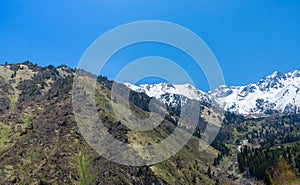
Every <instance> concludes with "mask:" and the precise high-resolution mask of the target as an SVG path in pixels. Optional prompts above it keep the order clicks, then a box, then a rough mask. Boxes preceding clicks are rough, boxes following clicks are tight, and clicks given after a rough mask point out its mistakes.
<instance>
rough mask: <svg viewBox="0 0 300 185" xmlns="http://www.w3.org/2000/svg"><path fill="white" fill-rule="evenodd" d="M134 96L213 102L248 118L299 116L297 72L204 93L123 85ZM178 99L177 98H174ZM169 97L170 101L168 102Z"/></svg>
mask: <svg viewBox="0 0 300 185" xmlns="http://www.w3.org/2000/svg"><path fill="white" fill-rule="evenodd" d="M125 85H126V86H127V87H129V88H130V89H132V90H134V91H137V92H144V93H146V94H147V95H148V96H150V97H155V98H156V99H159V100H161V101H162V102H164V103H167V104H170V105H173V106H178V102H180V101H179V100H178V99H181V98H182V97H187V98H189V99H193V100H198V101H202V102H206V103H212V101H216V102H217V103H218V104H219V105H220V107H222V108H223V109H224V110H225V111H230V112H235V113H239V114H244V115H251V114H272V113H283V114H298V113H300V71H299V70H293V71H291V72H288V73H282V72H279V71H275V72H273V73H272V74H270V75H267V76H265V77H263V78H262V79H261V80H259V81H258V82H257V83H251V84H248V85H245V86H226V85H222V86H220V87H219V88H217V89H215V90H213V91H209V92H207V93H205V92H203V91H202V90H199V89H197V88H196V87H194V86H192V85H190V84H171V83H169V82H167V83H159V84H141V85H139V86H136V85H132V84H130V83H125ZM178 95H181V96H178ZM170 97H171V98H170Z"/></svg>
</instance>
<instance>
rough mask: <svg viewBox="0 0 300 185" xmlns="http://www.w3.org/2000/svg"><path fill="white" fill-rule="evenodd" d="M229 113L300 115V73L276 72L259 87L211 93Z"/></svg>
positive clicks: (225, 89) (231, 88) (234, 88)
mask: <svg viewBox="0 0 300 185" xmlns="http://www.w3.org/2000/svg"><path fill="white" fill-rule="evenodd" d="M210 94H211V96H212V97H213V98H214V99H215V100H216V101H217V102H220V101H222V102H223V105H221V106H222V107H223V108H224V109H225V110H227V111H232V112H237V113H241V114H261V113H263V114H268V113H272V112H274V111H275V112H279V113H300V71H292V72H289V73H287V74H284V73H280V72H278V71H275V72H274V73H272V74H271V75H269V76H266V77H264V78H263V79H261V80H260V81H259V82H257V83H256V84H249V85H247V86H233V87H225V86H222V87H219V88H218V89H216V90H214V91H213V92H210Z"/></svg>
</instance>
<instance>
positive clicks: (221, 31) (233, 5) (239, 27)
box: [0, 0, 300, 90]
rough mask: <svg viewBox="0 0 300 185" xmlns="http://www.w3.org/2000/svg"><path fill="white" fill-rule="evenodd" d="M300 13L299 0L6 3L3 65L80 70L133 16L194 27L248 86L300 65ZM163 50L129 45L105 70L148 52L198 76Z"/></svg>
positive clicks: (232, 76) (0, 16) (1, 12)
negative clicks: (91, 51) (102, 39)
mask: <svg viewBox="0 0 300 185" xmlns="http://www.w3.org/2000/svg"><path fill="white" fill-rule="evenodd" d="M299 12H300V1H296V0H295V1H292V0H291V1H284V0H282V1H278V0H277V1H276V0H270V1H261V0H251V1H250V0H249V1H240V0H236V1H233V0H228V1H215V0H190V1H174V0H164V1H162V0H151V1H150V0H148V1H141V0H122V1H118V0H114V1H113V0H86V1H82V0H72V1H71V0H69V1H67V0H60V1H58V0H52V1H39V0H27V1H22V0H21V1H16V0H6V1H5V0H4V1H1V2H0V44H1V46H0V63H4V62H5V61H8V62H10V63H16V62H22V61H25V60H30V61H32V62H33V63H37V64H39V65H49V64H54V65H59V64H67V65H69V66H71V67H76V66H77V64H78V62H79V60H80V58H81V56H82V54H83V53H84V51H85V50H86V49H87V47H88V46H89V45H90V44H91V43H92V42H93V41H94V40H95V39H97V38H98V37H99V36H101V35H102V34H104V33H105V32H107V31H109V30H110V29H112V28H114V27H116V26H120V25H122V24H125V23H129V22H132V21H141V20H149V19H150V20H164V21H170V22H173V23H177V24H179V25H182V26H184V27H186V28H188V29H190V30H191V31H193V32H195V33H196V34H197V35H198V36H199V37H201V38H202V39H203V40H204V41H205V42H206V43H207V45H208V46H209V47H210V48H211V50H212V51H213V53H214V54H215V56H216V58H217V60H218V62H219V64H220V66H221V68H222V70H223V73H224V77H225V81H226V84H227V85H245V84H248V83H251V82H256V81H257V80H259V79H260V78H261V77H263V76H265V75H268V74H270V73H272V72H273V71H275V70H278V71H282V72H288V71H290V70H293V69H300V13H299ZM161 47H162V46H158V45H157V47H153V45H151V44H150V45H148V46H147V44H146V45H144V46H142V45H141V46H133V47H129V48H125V49H124V50H122V51H120V52H119V53H117V54H116V55H115V56H114V57H113V58H112V59H111V60H110V61H109V62H108V64H107V66H106V67H105V69H104V70H103V73H104V74H105V75H107V76H109V77H110V78H114V76H115V75H116V74H117V73H118V71H119V70H120V69H121V68H122V66H124V65H126V64H127V63H128V62H130V61H131V60H133V59H136V58H138V57H143V56H147V55H159V56H163V57H167V58H171V59H172V60H174V61H177V62H178V63H179V64H181V65H183V66H184V68H185V69H186V70H187V71H190V72H191V73H192V74H193V73H195V71H193V65H189V59H188V57H186V56H185V55H183V54H179V53H178V52H176V51H175V50H174V49H172V48H168V47H165V48H161ZM116 66H119V67H116ZM197 75H199V77H197ZM197 75H196V77H197V78H198V79H196V81H197V82H196V85H197V87H198V88H201V89H203V90H207V89H208V85H207V82H206V80H205V77H204V76H203V74H202V73H201V72H199V74H197ZM152 80H153V79H152ZM146 81H147V80H146ZM149 81H150V80H149Z"/></svg>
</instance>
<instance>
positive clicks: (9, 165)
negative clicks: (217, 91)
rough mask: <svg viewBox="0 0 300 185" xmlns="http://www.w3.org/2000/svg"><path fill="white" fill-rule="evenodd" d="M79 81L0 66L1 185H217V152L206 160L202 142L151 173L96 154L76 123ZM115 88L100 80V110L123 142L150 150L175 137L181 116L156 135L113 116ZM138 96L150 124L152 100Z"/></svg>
mask: <svg viewBox="0 0 300 185" xmlns="http://www.w3.org/2000/svg"><path fill="white" fill-rule="evenodd" d="M73 75H74V70H73V69H70V68H68V67H67V66H59V67H57V68H56V67H54V66H48V67H40V66H37V65H34V64H32V63H30V62H25V63H22V64H11V65H4V66H0V87H1V88H0V92H1V93H0V100H1V103H0V184H213V182H214V180H213V179H210V178H209V177H208V176H207V175H206V171H207V168H208V166H210V165H211V163H212V162H213V159H214V158H216V156H217V153H218V151H217V150H215V149H213V148H212V147H209V148H207V150H205V151H201V152H200V151H199V150H198V148H199V142H200V140H199V138H198V137H192V138H191V140H190V141H189V142H188V144H187V145H186V146H185V147H183V148H182V149H181V150H180V151H179V152H178V153H177V154H176V155H174V156H172V157H171V158H170V159H168V160H166V161H163V162H161V163H158V164H155V165H151V166H143V167H132V166H125V165H120V164H117V163H113V162H110V161H109V160H107V159H106V158H104V157H102V156H100V155H99V154H97V153H96V152H95V151H94V150H93V149H92V148H91V147H90V146H89V145H88V144H87V143H86V141H85V140H84V138H83V137H82V135H81V133H80V132H79V129H78V126H77V124H76V121H75V118H74V113H73V108H72V95H71V94H72V83H73V78H74V76H73ZM111 84H112V82H111V81H109V80H107V79H106V78H103V77H98V83H97V88H96V104H97V111H98V114H99V116H100V118H101V119H102V121H103V124H104V125H105V127H107V130H108V131H109V133H110V134H111V135H113V136H114V137H115V138H116V139H118V140H119V141H121V142H124V143H128V144H132V145H133V146H144V145H149V144H153V143H155V142H157V141H161V140H163V139H164V138H165V137H166V136H168V135H169V134H170V133H171V132H172V130H174V129H175V125H176V119H177V118H176V114H172V115H171V114H168V117H166V119H165V120H163V121H162V123H161V124H160V126H158V127H157V128H155V129H154V130H153V131H147V132H137V131H134V130H130V129H128V128H127V127H126V126H124V125H123V124H122V122H123V121H124V120H120V119H119V118H118V117H116V116H115V115H114V113H113V111H112V109H111V106H112V105H111V100H110V98H111V97H110V93H111V89H110V88H111ZM131 94H132V98H131V104H130V105H131V109H132V111H134V112H136V113H138V114H139V115H140V116H141V117H143V116H147V115H148V114H149V112H148V110H147V102H149V100H150V98H149V97H148V96H146V95H145V94H143V93H134V92H132V93H131ZM204 107H205V106H204ZM124 109H125V108H124ZM208 112H209V113H210V114H213V110H210V109H209V108H208V107H206V108H203V112H202V113H201V117H202V118H201V119H200V121H199V127H200V126H201V124H202V127H204V128H205V124H206V122H205V120H207V117H208ZM213 115H214V116H216V114H213ZM139 157H143V155H142V154H141V155H140V156H139ZM219 181H220V182H222V179H221V177H220V179H219Z"/></svg>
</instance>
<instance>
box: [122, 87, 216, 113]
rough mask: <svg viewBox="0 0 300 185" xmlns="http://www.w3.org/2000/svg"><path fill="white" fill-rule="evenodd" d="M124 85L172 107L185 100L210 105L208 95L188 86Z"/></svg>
mask: <svg viewBox="0 0 300 185" xmlns="http://www.w3.org/2000/svg"><path fill="white" fill-rule="evenodd" d="M124 85H126V86H127V87H129V88H130V89H131V90H133V91H137V92H144V93H146V94H147V95H148V96H149V97H154V98H156V99H158V100H161V101H162V102H164V103H167V104H168V105H172V106H174V107H176V106H178V105H180V103H181V100H183V101H185V98H189V99H192V100H197V101H201V102H205V103H211V96H210V95H209V94H208V93H205V92H203V91H201V90H199V89H197V88H195V87H194V86H192V85H190V84H171V83H159V84H142V85H140V86H136V85H133V84H130V83H125V84H124ZM182 103H184V102H182Z"/></svg>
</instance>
